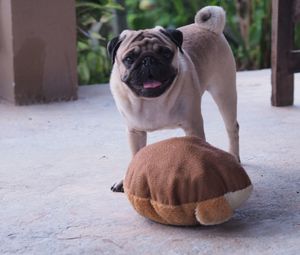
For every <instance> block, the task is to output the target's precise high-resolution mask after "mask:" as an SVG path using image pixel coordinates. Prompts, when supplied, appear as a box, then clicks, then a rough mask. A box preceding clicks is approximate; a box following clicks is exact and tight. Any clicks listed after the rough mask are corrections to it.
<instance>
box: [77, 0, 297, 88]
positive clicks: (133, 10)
mask: <svg viewBox="0 0 300 255" xmlns="http://www.w3.org/2000/svg"><path fill="white" fill-rule="evenodd" d="M116 2H117V0H76V3H77V5H76V6H77V9H76V10H77V28H78V29H77V31H78V43H77V51H78V76H79V81H80V84H93V83H105V82H108V79H109V74H110V69H111V63H110V60H109V59H108V56H107V53H106V44H107V42H108V38H112V36H114V35H113V34H112V26H111V23H112V21H114V18H115V13H114V10H116V9H117V10H121V9H122V8H121V6H120V5H118V4H116ZM125 3H126V12H127V22H128V27H129V28H131V29H143V28H150V27H154V26H156V25H160V26H163V27H166V28H176V27H180V26H183V25H186V24H189V23H192V22H193V20H194V15H195V13H196V12H197V11H198V10H199V9H200V8H202V7H204V6H206V5H219V6H222V7H223V8H224V9H225V10H226V14H227V25H226V28H225V31H224V34H225V36H226V38H227V39H228V41H229V43H230V45H231V48H232V50H233V53H234V56H235V59H236V62H237V67H238V69H239V70H243V69H257V68H267V67H270V58H271V56H270V55H271V54H270V52H271V0H265V1H261V0H174V1H159V0H126V1H125ZM295 43H296V47H297V48H300V25H298V27H297V29H296V30H295Z"/></svg>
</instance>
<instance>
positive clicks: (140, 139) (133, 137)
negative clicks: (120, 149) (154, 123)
mask: <svg viewBox="0 0 300 255" xmlns="http://www.w3.org/2000/svg"><path fill="white" fill-rule="evenodd" d="M128 141H129V145H130V150H131V153H132V157H133V156H134V155H135V154H136V153H137V152H138V151H139V150H140V149H142V148H143V147H145V146H146V144H147V132H145V131H137V130H134V129H132V130H128Z"/></svg>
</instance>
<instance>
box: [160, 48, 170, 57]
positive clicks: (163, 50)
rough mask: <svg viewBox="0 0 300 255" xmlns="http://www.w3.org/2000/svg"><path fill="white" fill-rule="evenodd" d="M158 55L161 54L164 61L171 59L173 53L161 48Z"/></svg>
mask: <svg viewBox="0 0 300 255" xmlns="http://www.w3.org/2000/svg"><path fill="white" fill-rule="evenodd" d="M160 54H162V55H163V56H164V57H165V58H166V59H171V58H172V57H173V52H172V51H171V50H170V49H168V48H161V49H160Z"/></svg>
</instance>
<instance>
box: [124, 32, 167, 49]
mask: <svg viewBox="0 0 300 255" xmlns="http://www.w3.org/2000/svg"><path fill="white" fill-rule="evenodd" d="M160 29H163V28H162V27H155V28H153V29H144V30H138V31H135V30H125V31H123V32H122V33H121V35H120V38H124V40H123V42H122V44H123V46H124V48H125V49H126V50H132V49H134V50H135V51H151V50H157V49H158V48H159V47H160V46H161V45H166V44H169V43H168V38H167V37H166V36H165V35H164V34H163V33H161V32H160Z"/></svg>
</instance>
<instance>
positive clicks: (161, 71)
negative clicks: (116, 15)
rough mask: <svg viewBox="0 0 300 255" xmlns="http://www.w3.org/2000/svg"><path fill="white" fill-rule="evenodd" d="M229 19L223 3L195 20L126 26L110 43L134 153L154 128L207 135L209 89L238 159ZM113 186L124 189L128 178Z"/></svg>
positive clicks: (114, 81) (114, 80)
mask: <svg viewBox="0 0 300 255" xmlns="http://www.w3.org/2000/svg"><path fill="white" fill-rule="evenodd" d="M225 20H226V18H225V12H224V10H223V9H222V8H221V7H217V6H207V7H204V8H202V9H201V10H200V11H198V13H197V14H196V16H195V22H194V23H193V24H190V25H187V26H183V27H180V28H178V29H164V28H162V27H155V28H153V29H145V30H138V31H134V30H125V31H123V32H122V33H121V34H120V35H119V36H118V37H116V38H114V39H112V40H111V41H110V42H109V44H108V53H109V55H110V57H111V60H112V63H113V67H112V72H111V78H110V88H111V92H112V95H113V97H114V100H115V102H116V105H117V108H118V110H119V111H120V113H121V115H122V116H123V117H124V119H125V122H126V125H127V133H128V138H129V144H130V148H131V152H132V155H135V154H136V153H137V152H138V151H139V150H140V149H141V148H143V147H144V146H146V140H147V132H151V131H155V130H160V129H169V128H182V129H183V130H184V132H185V134H186V135H187V136H196V137H200V138H202V139H205V134H204V129H203V119H202V115H201V97H202V95H203V93H204V92H205V91H208V92H209V93H210V94H211V95H212V97H213V99H214V101H215V102H216V104H217V106H218V109H219V111H220V113H221V115H222V118H223V120H224V123H225V126H226V130H227V134H228V137H229V152H230V153H231V154H232V155H234V156H235V158H236V159H237V160H239V125H238V122H237V92H236V65H235V60H234V58H233V54H232V51H231V49H230V47H229V45H228V43H227V41H226V39H225V37H224V35H223V29H224V26H225ZM162 160H163V159H162ZM111 189H112V190H113V191H114V192H123V182H122V181H121V182H119V183H117V184H114V185H113V186H112V188H111Z"/></svg>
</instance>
